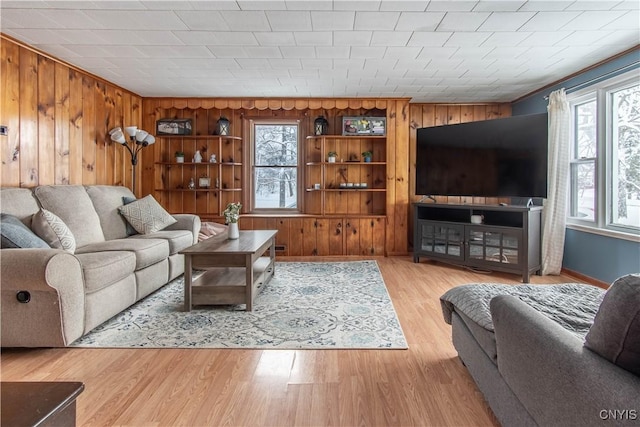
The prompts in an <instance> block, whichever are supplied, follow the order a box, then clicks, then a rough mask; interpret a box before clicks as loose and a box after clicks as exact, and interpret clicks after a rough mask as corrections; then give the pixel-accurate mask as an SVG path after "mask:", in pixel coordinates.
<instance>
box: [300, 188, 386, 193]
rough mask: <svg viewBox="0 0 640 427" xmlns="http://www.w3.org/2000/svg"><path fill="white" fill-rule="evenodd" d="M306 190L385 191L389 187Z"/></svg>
mask: <svg viewBox="0 0 640 427" xmlns="http://www.w3.org/2000/svg"><path fill="white" fill-rule="evenodd" d="M306 191H308V192H313V191H330V192H336V191H348V192H350V193H352V192H354V191H365V192H366V191H369V192H384V191H387V189H386V188H321V189H320V190H316V189H315V188H307V189H306Z"/></svg>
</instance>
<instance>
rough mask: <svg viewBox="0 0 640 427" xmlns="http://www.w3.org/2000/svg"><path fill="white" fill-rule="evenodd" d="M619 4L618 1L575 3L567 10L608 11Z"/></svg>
mask: <svg viewBox="0 0 640 427" xmlns="http://www.w3.org/2000/svg"><path fill="white" fill-rule="evenodd" d="M618 3H620V1H619V0H598V1H584V0H582V1H576V2H574V3H572V4H570V5H569V6H567V10H609V9H611V8H612V7H614V6H615V5H617V4H618Z"/></svg>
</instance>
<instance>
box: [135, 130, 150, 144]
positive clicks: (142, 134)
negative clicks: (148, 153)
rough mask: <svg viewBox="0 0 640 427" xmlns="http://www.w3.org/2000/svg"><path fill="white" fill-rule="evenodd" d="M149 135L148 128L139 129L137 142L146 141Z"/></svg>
mask: <svg viewBox="0 0 640 427" xmlns="http://www.w3.org/2000/svg"><path fill="white" fill-rule="evenodd" d="M147 135H149V132H147V131H146V130H142V129H139V130H138V131H137V132H136V144H140V143H142V141H144V139H145V138H146V137H147Z"/></svg>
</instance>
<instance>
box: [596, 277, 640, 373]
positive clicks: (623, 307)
mask: <svg viewBox="0 0 640 427" xmlns="http://www.w3.org/2000/svg"><path fill="white" fill-rule="evenodd" d="M585 347H587V348H589V349H591V350H593V351H594V352H596V353H598V354H599V355H600V356H602V357H604V358H605V359H607V360H609V361H611V362H613V363H615V364H616V365H618V366H620V367H621V368H624V369H626V370H627V371H630V372H633V373H634V374H636V375H640V274H629V275H627V276H623V277H620V278H619V279H617V280H616V281H615V282H613V284H612V285H611V287H610V288H609V290H607V293H606V294H605V295H604V299H603V300H602V304H600V308H599V309H598V313H596V317H595V319H594V321H593V325H592V326H591V329H589V333H588V334H587V336H586V337H585Z"/></svg>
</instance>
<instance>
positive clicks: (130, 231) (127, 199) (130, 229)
mask: <svg viewBox="0 0 640 427" xmlns="http://www.w3.org/2000/svg"><path fill="white" fill-rule="evenodd" d="M136 200H138V199H136V198H135V197H127V196H123V197H122V204H123V205H128V204H129V203H133V202H135V201H136ZM120 216H122V220H123V221H124V222H125V223H126V225H127V236H135V235H136V234H138V232H137V231H136V229H135V228H133V226H132V225H131V224H129V221H127V219H126V218H125V217H124V216H123V215H122V212H120Z"/></svg>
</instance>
